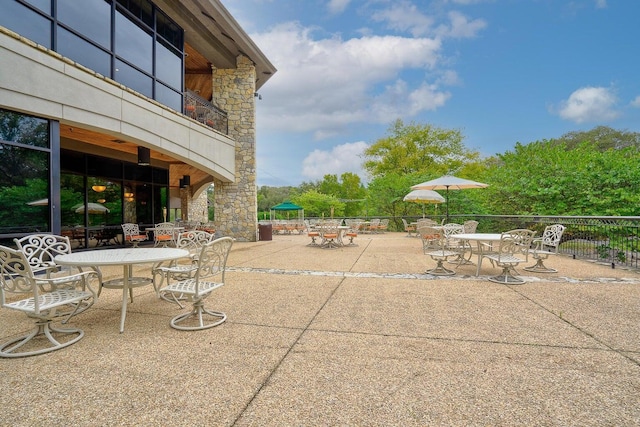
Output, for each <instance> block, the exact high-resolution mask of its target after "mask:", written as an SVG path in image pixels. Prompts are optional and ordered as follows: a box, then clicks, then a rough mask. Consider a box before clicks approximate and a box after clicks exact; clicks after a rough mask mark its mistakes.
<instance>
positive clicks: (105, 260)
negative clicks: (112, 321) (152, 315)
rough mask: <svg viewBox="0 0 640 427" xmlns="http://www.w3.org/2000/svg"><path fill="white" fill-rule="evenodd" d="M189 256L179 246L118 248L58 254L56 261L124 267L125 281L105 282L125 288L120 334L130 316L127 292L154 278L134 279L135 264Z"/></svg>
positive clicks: (123, 275)
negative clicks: (128, 315)
mask: <svg viewBox="0 0 640 427" xmlns="http://www.w3.org/2000/svg"><path fill="white" fill-rule="evenodd" d="M187 256H189V251H187V250H185V249H176V248H124V249H122V248H119V249H102V250H93V251H84V252H73V253H70V254H64V255H58V256H56V257H55V258H54V261H55V263H56V264H59V265H74V266H78V267H100V266H107V265H121V266H122V280H120V279H116V280H110V281H108V282H104V283H103V285H102V287H105V288H122V314H121V315H120V333H122V332H124V320H125V318H126V317H127V293H129V290H130V289H131V288H134V287H138V286H143V285H148V284H150V283H151V282H152V279H150V278H148V279H146V278H133V277H132V274H131V273H132V270H133V265H134V264H149V263H156V262H161V261H170V260H174V259H179V258H184V257H187Z"/></svg>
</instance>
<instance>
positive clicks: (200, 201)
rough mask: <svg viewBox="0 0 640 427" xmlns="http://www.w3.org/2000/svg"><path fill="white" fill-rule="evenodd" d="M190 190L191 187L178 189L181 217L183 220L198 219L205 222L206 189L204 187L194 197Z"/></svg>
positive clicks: (207, 215)
mask: <svg viewBox="0 0 640 427" xmlns="http://www.w3.org/2000/svg"><path fill="white" fill-rule="evenodd" d="M191 191H192V187H187V188H181V189H180V206H181V209H182V219H183V220H184V221H199V222H200V223H202V224H205V223H207V222H208V221H209V209H208V200H207V191H206V189H205V190H204V191H201V192H200V194H198V195H196V196H195V197H193V196H192V195H191Z"/></svg>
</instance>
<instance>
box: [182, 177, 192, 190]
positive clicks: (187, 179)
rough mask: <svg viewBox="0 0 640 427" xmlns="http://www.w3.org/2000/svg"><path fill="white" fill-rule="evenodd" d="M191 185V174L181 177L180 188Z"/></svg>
mask: <svg viewBox="0 0 640 427" xmlns="http://www.w3.org/2000/svg"><path fill="white" fill-rule="evenodd" d="M190 185H191V175H184V176H183V177H182V178H180V188H187V187H188V186H190Z"/></svg>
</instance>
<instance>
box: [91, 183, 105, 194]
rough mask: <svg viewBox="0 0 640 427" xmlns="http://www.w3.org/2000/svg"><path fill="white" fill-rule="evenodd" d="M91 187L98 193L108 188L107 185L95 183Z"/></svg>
mask: <svg viewBox="0 0 640 427" xmlns="http://www.w3.org/2000/svg"><path fill="white" fill-rule="evenodd" d="M91 189H92V190H93V191H95V192H96V193H102V192H103V191H104V190H106V189H107V186H106V185H94V186H93V187H91Z"/></svg>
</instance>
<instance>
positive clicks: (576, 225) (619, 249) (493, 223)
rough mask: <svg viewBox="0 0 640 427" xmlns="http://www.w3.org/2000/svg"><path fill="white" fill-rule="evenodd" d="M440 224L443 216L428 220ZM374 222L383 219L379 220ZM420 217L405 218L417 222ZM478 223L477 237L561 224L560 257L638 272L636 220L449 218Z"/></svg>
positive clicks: (395, 224)
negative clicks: (607, 264) (605, 264)
mask: <svg viewBox="0 0 640 427" xmlns="http://www.w3.org/2000/svg"><path fill="white" fill-rule="evenodd" d="M428 217H429V218H431V219H433V220H435V221H437V222H438V223H440V222H442V220H443V219H444V216H428ZM375 218H384V217H382V216H380V217H375ZM419 218H420V217H404V219H406V220H407V221H409V222H411V221H416V220H417V219H419ZM389 219H390V220H391V221H390V227H389V230H392V231H402V230H403V229H404V228H403V224H402V219H401V218H389ZM467 220H475V221H478V222H479V224H478V228H477V232H478V233H483V232H484V233H489V232H493V233H496V232H501V231H506V230H512V229H515V228H527V229H530V230H535V231H536V236H542V233H543V232H544V229H545V227H546V226H548V225H551V224H562V225H564V226H565V227H566V228H565V230H564V233H563V235H562V240H561V242H560V246H559V249H558V252H559V253H562V254H566V255H571V256H573V257H574V258H580V259H591V260H597V261H600V262H607V263H611V266H612V267H615V266H616V265H618V266H625V267H630V268H640V261H639V258H640V217H638V216H601V217H597V216H542V215H540V216H538V215H531V216H520V215H449V222H455V223H459V224H462V223H463V222H464V221H467Z"/></svg>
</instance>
